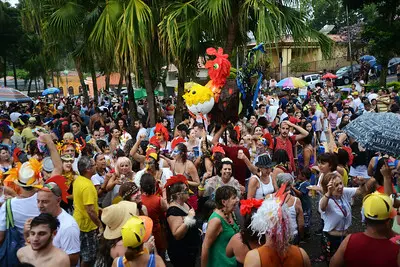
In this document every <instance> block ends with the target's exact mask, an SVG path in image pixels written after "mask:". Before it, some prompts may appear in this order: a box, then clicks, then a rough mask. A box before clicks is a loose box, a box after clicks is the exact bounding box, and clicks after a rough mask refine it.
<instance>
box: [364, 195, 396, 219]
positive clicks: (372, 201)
mask: <svg viewBox="0 0 400 267" xmlns="http://www.w3.org/2000/svg"><path fill="white" fill-rule="evenodd" d="M363 210H364V216H365V217H366V218H368V219H371V220H386V219H391V218H394V217H395V216H396V215H397V212H396V210H395V209H394V208H393V201H392V200H391V199H390V197H389V196H388V195H385V194H381V193H379V192H374V193H372V194H369V195H366V196H365V197H364V199H363Z"/></svg>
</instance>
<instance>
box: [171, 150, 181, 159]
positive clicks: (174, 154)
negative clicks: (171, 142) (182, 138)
mask: <svg viewBox="0 0 400 267" xmlns="http://www.w3.org/2000/svg"><path fill="white" fill-rule="evenodd" d="M181 153H182V151H180V150H179V149H174V151H172V154H171V156H172V157H173V156H177V155H179V154H181Z"/></svg>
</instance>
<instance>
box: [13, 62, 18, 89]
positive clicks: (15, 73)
mask: <svg viewBox="0 0 400 267" xmlns="http://www.w3.org/2000/svg"><path fill="white" fill-rule="evenodd" d="M13 74H14V85H15V89H18V81H17V79H18V78H17V68H16V67H15V62H14V61H13Z"/></svg>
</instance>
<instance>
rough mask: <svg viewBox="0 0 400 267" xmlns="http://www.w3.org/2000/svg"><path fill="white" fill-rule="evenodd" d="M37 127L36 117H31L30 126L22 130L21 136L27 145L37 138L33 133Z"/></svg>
mask: <svg viewBox="0 0 400 267" xmlns="http://www.w3.org/2000/svg"><path fill="white" fill-rule="evenodd" d="M35 127H36V118H35V117H30V118H29V123H28V127H26V128H25V129H23V130H22V132H21V137H22V140H23V141H24V143H25V145H28V144H29V143H30V142H31V141H32V140H36V139H37V138H36V137H35V136H34V135H33V132H32V130H34V129H35Z"/></svg>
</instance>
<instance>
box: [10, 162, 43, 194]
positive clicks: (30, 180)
mask: <svg viewBox="0 0 400 267" xmlns="http://www.w3.org/2000/svg"><path fill="white" fill-rule="evenodd" d="M41 171H42V163H40V162H39V161H38V160H37V159H35V158H31V159H29V161H28V162H25V163H24V164H21V163H20V162H18V163H17V165H16V167H14V168H12V169H10V170H9V171H8V172H6V173H5V174H8V176H7V178H6V179H5V180H4V182H14V183H15V184H17V185H18V186H21V187H36V188H41V187H42V184H41V182H42V174H41Z"/></svg>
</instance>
